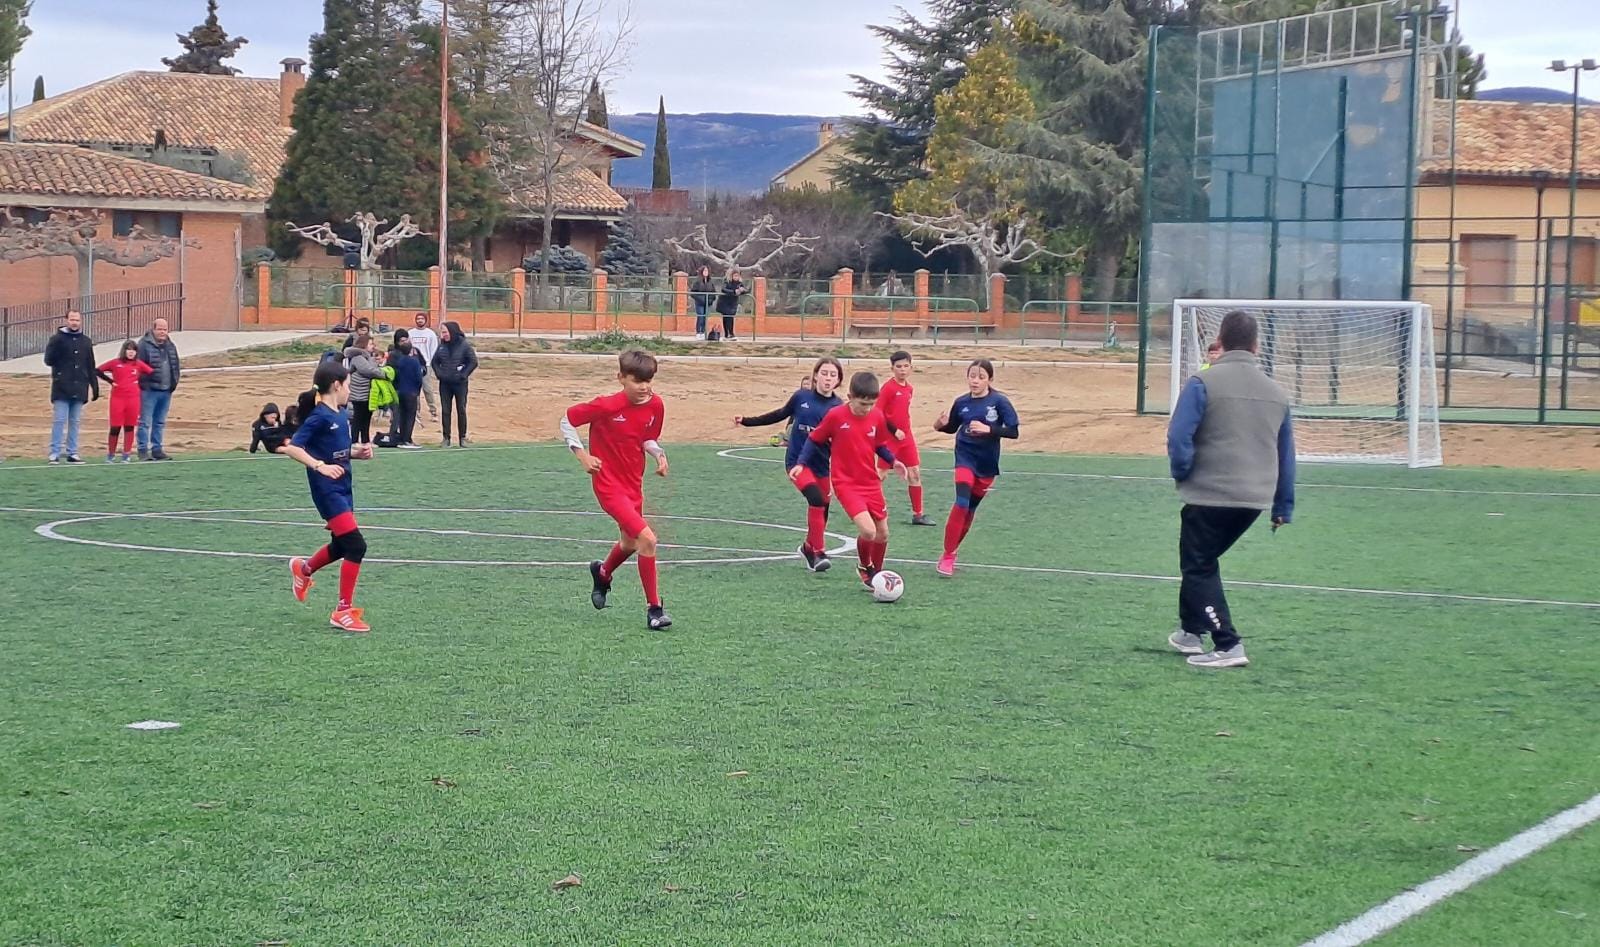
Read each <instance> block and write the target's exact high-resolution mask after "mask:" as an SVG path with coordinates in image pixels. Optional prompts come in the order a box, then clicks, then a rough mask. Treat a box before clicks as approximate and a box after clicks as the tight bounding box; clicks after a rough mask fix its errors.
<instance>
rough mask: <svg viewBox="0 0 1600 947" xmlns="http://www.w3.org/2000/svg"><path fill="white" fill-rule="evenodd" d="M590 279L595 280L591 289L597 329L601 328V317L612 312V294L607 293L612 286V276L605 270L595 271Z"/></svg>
mask: <svg viewBox="0 0 1600 947" xmlns="http://www.w3.org/2000/svg"><path fill="white" fill-rule="evenodd" d="M590 278H591V279H592V280H593V282H592V283H591V284H590V287H591V288H592V289H593V290H594V324H595V328H599V327H600V317H601V316H604V315H605V314H607V313H609V312H610V311H611V294H610V293H609V292H607V290H608V289H609V288H610V285H611V282H610V274H608V273H607V272H606V271H605V270H595V271H594V272H593V273H592V274H590ZM613 325H615V323H613Z"/></svg>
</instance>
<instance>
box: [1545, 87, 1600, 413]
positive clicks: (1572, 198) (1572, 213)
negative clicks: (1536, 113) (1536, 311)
mask: <svg viewBox="0 0 1600 947" xmlns="http://www.w3.org/2000/svg"><path fill="white" fill-rule="evenodd" d="M1596 69H1600V63H1596V62H1595V61H1594V60H1593V59H1584V60H1581V61H1579V62H1574V63H1570V64H1569V63H1568V62H1567V61H1566V60H1564V59H1557V60H1555V61H1554V62H1552V63H1550V71H1551V72H1571V73H1572V142H1571V151H1570V153H1569V156H1568V162H1569V167H1568V171H1567V253H1566V266H1565V276H1564V278H1563V282H1564V283H1565V284H1566V291H1565V292H1564V293H1563V294H1562V309H1563V316H1564V318H1563V320H1562V322H1563V329H1562V333H1561V353H1562V359H1561V407H1563V408H1565V407H1566V406H1567V364H1568V361H1569V359H1568V357H1567V353H1568V352H1569V351H1570V347H1571V344H1572V343H1571V339H1572V250H1573V245H1574V244H1576V243H1577V233H1578V229H1577V228H1578V104H1579V103H1580V102H1581V101H1582V99H1580V98H1579V97H1578V82H1579V79H1580V78H1581V76H1582V74H1583V73H1585V72H1594V71H1595V70H1596ZM1547 318H1548V317H1547Z"/></svg>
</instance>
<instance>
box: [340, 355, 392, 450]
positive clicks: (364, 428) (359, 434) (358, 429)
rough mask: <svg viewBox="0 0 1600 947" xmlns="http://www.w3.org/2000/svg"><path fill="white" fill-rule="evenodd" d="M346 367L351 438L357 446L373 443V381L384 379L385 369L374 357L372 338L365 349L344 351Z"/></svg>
mask: <svg viewBox="0 0 1600 947" xmlns="http://www.w3.org/2000/svg"><path fill="white" fill-rule="evenodd" d="M344 367H345V368H346V369H348V370H349V372H350V401H349V405H350V437H351V438H352V439H353V440H354V442H355V443H357V444H370V443H372V405H371V403H370V402H371V399H372V380H373V379H375V378H382V377H383V367H382V366H381V365H379V364H378V360H377V359H376V358H375V357H374V355H373V350H372V337H371V336H368V337H367V344H366V346H365V347H362V346H359V345H352V346H350V347H349V348H347V349H345V350H344Z"/></svg>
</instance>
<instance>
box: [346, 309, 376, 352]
mask: <svg viewBox="0 0 1600 947" xmlns="http://www.w3.org/2000/svg"><path fill="white" fill-rule="evenodd" d="M370 341H372V320H371V319H368V318H367V317H366V316H362V317H361V318H360V319H357V320H356V328H355V331H354V332H351V333H350V334H349V335H347V336H345V337H344V347H345V348H349V347H350V346H352V345H353V346H355V347H356V348H358V349H364V348H366V347H367V343H368V342H370Z"/></svg>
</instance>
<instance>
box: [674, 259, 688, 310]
mask: <svg viewBox="0 0 1600 947" xmlns="http://www.w3.org/2000/svg"><path fill="white" fill-rule="evenodd" d="M672 314H673V315H674V316H677V317H678V318H680V319H681V318H683V317H684V316H687V315H688V314H689V274H688V273H685V272H683V271H682V270H679V271H678V272H676V273H674V274H672Z"/></svg>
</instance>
